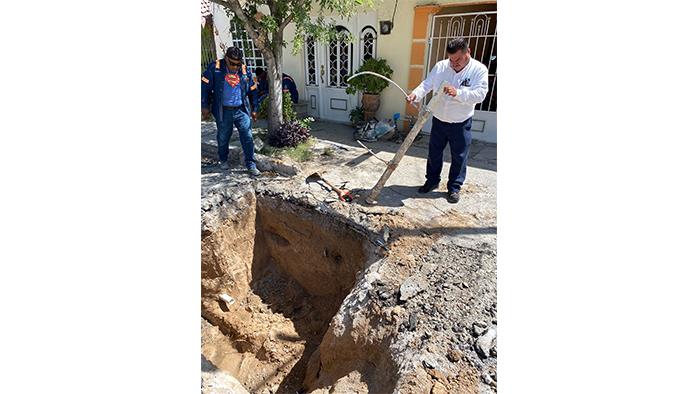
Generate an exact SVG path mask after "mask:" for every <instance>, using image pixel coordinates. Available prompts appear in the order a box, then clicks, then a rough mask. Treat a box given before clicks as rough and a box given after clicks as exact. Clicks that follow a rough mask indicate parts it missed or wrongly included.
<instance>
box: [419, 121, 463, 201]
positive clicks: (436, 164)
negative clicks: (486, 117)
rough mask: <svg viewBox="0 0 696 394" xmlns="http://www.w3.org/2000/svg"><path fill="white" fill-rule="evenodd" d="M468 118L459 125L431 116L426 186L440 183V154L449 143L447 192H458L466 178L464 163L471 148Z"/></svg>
mask: <svg viewBox="0 0 696 394" xmlns="http://www.w3.org/2000/svg"><path fill="white" fill-rule="evenodd" d="M472 122H473V120H472V118H469V119H467V120H465V121H463V122H461V123H447V122H443V121H441V120H439V119H438V118H436V117H434V116H433V127H432V129H431V131H430V144H429V146H428V164H427V166H426V172H425V178H426V182H427V183H428V184H438V183H440V173H441V172H442V153H443V152H444V150H445V146H447V143H448V142H449V146H450V153H452V164H451V165H450V170H449V179H448V181H447V191H448V192H459V190H461V188H462V184H464V179H465V178H466V161H467V159H468V158H469V147H470V146H471V123H472Z"/></svg>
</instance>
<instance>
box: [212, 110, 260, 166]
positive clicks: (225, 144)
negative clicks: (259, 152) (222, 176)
mask: <svg viewBox="0 0 696 394" xmlns="http://www.w3.org/2000/svg"><path fill="white" fill-rule="evenodd" d="M216 124H217V144H218V157H219V158H220V162H222V163H225V162H227V156H228V155H229V153H230V137H232V132H233V130H234V129H233V127H235V126H236V127H237V130H239V141H240V142H241V144H242V151H244V161H245V164H246V167H247V168H256V159H255V158H254V139H253V137H252V136H251V118H249V115H247V114H246V112H244V111H242V109H241V108H238V109H223V110H222V120H221V121H220V120H217V119H216Z"/></svg>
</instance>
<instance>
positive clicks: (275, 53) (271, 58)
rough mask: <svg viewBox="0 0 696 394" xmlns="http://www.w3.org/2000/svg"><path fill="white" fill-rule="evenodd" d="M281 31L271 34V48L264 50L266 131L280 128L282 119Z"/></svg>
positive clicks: (274, 130) (271, 131) (270, 131)
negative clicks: (266, 85)
mask: <svg viewBox="0 0 696 394" xmlns="http://www.w3.org/2000/svg"><path fill="white" fill-rule="evenodd" d="M282 42H283V32H282V31H279V32H276V33H274V34H273V42H272V44H271V50H269V51H265V52H264V60H265V61H266V78H267V79H268V107H267V108H268V132H269V133H274V132H276V131H278V130H279V129H280V125H281V124H282V123H283V122H284V119H283V46H282Z"/></svg>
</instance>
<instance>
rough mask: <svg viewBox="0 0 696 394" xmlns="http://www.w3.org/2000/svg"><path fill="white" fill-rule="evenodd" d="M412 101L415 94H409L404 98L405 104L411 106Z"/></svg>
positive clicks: (414, 98)
mask: <svg viewBox="0 0 696 394" xmlns="http://www.w3.org/2000/svg"><path fill="white" fill-rule="evenodd" d="M414 101H416V94H415V93H411V94H409V95H408V97H406V102H407V103H409V104H413V102H414Z"/></svg>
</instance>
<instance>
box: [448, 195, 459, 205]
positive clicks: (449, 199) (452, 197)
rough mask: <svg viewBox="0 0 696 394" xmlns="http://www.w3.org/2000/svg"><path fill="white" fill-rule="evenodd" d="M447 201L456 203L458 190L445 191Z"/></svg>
mask: <svg viewBox="0 0 696 394" xmlns="http://www.w3.org/2000/svg"><path fill="white" fill-rule="evenodd" d="M447 202H449V203H451V204H456V203H458V202H459V192H447Z"/></svg>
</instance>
